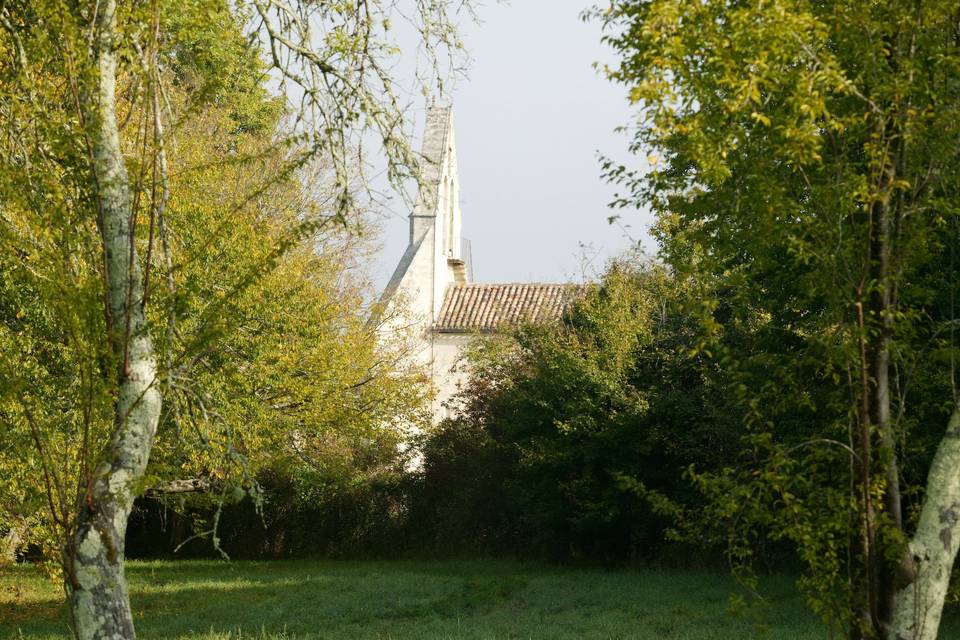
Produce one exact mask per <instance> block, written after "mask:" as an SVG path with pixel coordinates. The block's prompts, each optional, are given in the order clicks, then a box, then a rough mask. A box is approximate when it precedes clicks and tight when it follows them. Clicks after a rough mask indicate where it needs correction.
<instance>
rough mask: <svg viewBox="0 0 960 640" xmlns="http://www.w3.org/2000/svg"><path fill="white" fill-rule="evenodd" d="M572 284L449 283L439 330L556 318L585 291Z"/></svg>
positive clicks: (468, 329) (485, 327)
mask: <svg viewBox="0 0 960 640" xmlns="http://www.w3.org/2000/svg"><path fill="white" fill-rule="evenodd" d="M584 290H585V289H584V287H583V286H579V285H570V284H540V283H530V284H455V285H450V286H449V287H447V291H446V294H445V295H444V298H443V306H442V307H441V309H440V316H439V318H438V319H437V323H436V325H435V326H434V329H435V330H436V331H441V332H447V333H468V332H473V331H488V332H489V331H497V330H499V329H501V328H503V327H504V326H505V325H506V326H515V325H517V324H519V323H520V322H523V321H527V322H552V321H556V320H559V319H560V316H561V315H562V314H563V311H564V310H565V309H566V308H567V307H568V306H569V305H570V303H571V302H573V301H574V300H575V299H576V298H578V297H580V296H581V295H582V294H583V292H584Z"/></svg>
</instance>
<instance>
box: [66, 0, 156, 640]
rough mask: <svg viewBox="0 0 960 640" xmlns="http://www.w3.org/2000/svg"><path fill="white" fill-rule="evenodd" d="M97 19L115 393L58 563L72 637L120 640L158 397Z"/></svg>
mask: <svg viewBox="0 0 960 640" xmlns="http://www.w3.org/2000/svg"><path fill="white" fill-rule="evenodd" d="M95 20H96V24H95V25H94V26H95V33H96V36H95V39H94V43H93V44H94V51H95V56H96V79H95V81H94V82H93V83H92V86H91V87H90V88H89V89H88V90H87V91H86V92H85V95H84V99H83V100H82V104H83V115H84V119H85V125H86V131H87V136H88V140H89V142H90V149H91V155H92V161H93V174H94V175H93V177H94V181H95V186H96V190H95V193H96V198H97V206H98V214H99V220H98V223H99V227H100V234H101V238H102V242H103V255H104V261H105V272H106V304H107V306H108V309H107V311H108V319H109V327H108V330H109V331H110V345H111V350H112V353H113V356H114V361H115V363H116V367H117V377H118V391H117V401H116V406H115V415H114V428H113V433H112V436H111V441H110V445H109V447H108V448H107V451H106V456H105V458H104V461H103V462H102V463H101V464H100V466H99V467H98V468H97V469H96V471H95V473H94V475H93V477H92V478H91V481H90V484H89V487H88V489H87V491H86V493H85V495H84V497H83V500H82V504H81V505H80V513H79V515H78V518H77V523H76V529H75V532H74V534H73V536H72V538H71V539H70V540H68V541H67V543H66V545H65V547H64V550H63V562H64V569H65V571H64V574H65V579H66V588H67V594H68V597H69V602H70V607H71V612H72V616H73V622H74V631H75V633H76V635H77V637H78V638H81V639H82V640H93V639H107V638H109V639H111V640H114V639H124V640H126V639H132V638H135V633H134V626H133V617H132V615H131V611H130V601H129V597H128V592H127V585H126V580H125V578H124V572H123V560H124V536H125V534H126V529H127V519H128V516H129V514H130V509H131V508H132V506H133V500H134V497H135V490H136V486H137V483H138V481H139V480H140V479H141V478H142V477H143V474H144V471H145V470H146V466H147V461H148V459H149V457H150V449H151V447H152V446H153V438H154V435H155V434H156V429H157V422H158V420H159V417H160V406H161V399H160V393H159V390H158V386H157V366H156V360H155V357H154V349H153V343H152V341H151V339H150V334H149V331H148V327H147V322H146V318H145V316H144V311H143V304H142V301H143V282H142V273H141V270H140V266H139V262H138V260H139V258H138V256H137V251H136V246H135V243H134V232H135V230H134V228H133V219H134V218H133V213H134V212H133V204H132V202H133V199H132V196H131V191H130V181H129V176H128V175H127V170H126V167H125V165H124V159H123V154H122V148H121V145H120V135H119V131H118V128H117V118H116V74H117V68H116V67H117V58H116V37H115V31H116V2H115V0H106V1H105V2H102V3H101V4H100V7H99V11H98V12H97V14H96V18H95Z"/></svg>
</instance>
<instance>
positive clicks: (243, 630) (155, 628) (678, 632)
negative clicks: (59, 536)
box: [0, 560, 960, 640]
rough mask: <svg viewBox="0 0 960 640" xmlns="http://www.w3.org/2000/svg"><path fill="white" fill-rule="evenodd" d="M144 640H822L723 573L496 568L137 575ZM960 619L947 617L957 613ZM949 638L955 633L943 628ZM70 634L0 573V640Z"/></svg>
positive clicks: (808, 619) (779, 599)
mask: <svg viewBox="0 0 960 640" xmlns="http://www.w3.org/2000/svg"><path fill="white" fill-rule="evenodd" d="M127 573H128V577H129V581H130V586H131V591H132V596H131V597H132V602H133V608H134V612H135V615H136V620H137V630H138V633H139V637H140V638H145V639H148V638H164V639H174V638H183V639H187V638H189V639H192V640H198V639H205V640H220V639H226V638H230V639H238V638H250V639H252V638H270V639H285V638H290V639H293V638H330V639H341V638H342V639H350V640H360V639H364V638H394V639H406V638H409V639H413V638H416V639H433V638H436V639H439V638H656V639H661V638H677V639H681V638H682V639H690V640H693V639H706V638H750V637H765V638H782V639H784V640H787V639H789V640H802V639H805V638H825V637H827V636H826V633H825V631H824V630H823V629H822V628H821V627H820V626H819V625H818V624H817V622H816V621H815V620H814V618H813V617H812V616H811V615H810V614H809V613H808V612H807V611H806V610H805V609H804V607H803V604H802V602H801V600H800V597H799V596H798V595H797V593H796V591H795V590H794V588H793V586H792V581H791V580H790V579H787V578H779V579H769V580H767V581H766V583H765V586H764V589H765V592H766V594H767V597H768V602H769V605H770V606H769V607H768V608H767V612H766V614H765V622H766V625H767V629H766V631H765V632H763V630H762V629H758V627H757V622H758V621H757V620H756V619H755V618H751V617H737V616H733V615H731V614H730V613H729V612H728V598H729V595H730V593H731V590H733V589H734V584H733V582H732V581H731V580H730V578H728V577H726V576H724V575H722V574H714V573H698V572H684V571H671V572H666V571H663V572H662V571H652V570H647V571H631V570H616V571H604V570H599V569H564V568H555V567H545V566H543V565H526V564H519V563H510V562H500V561H480V560H475V561H469V562H467V561H464V562H459V561H457V562H420V561H391V562H332V561H314V560H302V561H289V562H215V561H179V562H130V563H129V564H128V567H127ZM951 613H952V612H951ZM948 622H949V623H950V627H949V628H950V629H951V630H953V631H950V632H949V633H948V632H947V631H946V630H945V634H942V635H943V637H956V636H955V635H953V634H954V633H955V631H956V630H958V629H960V625H958V624H956V622H958V621H957V620H956V616H953V617H952V618H951V619H949V620H948ZM68 634H69V628H68V626H67V617H66V612H65V610H64V607H63V605H62V591H61V589H60V588H59V586H58V585H56V584H53V583H51V582H50V581H49V580H48V579H47V578H45V577H44V576H43V575H42V574H41V573H40V572H39V571H38V570H37V569H36V568H34V567H23V566H20V567H11V568H0V638H21V637H22V638H29V639H31V640H38V639H41V638H42V639H47V638H62V637H65V636H67V635H68Z"/></svg>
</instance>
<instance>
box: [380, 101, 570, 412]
mask: <svg viewBox="0 0 960 640" xmlns="http://www.w3.org/2000/svg"><path fill="white" fill-rule="evenodd" d="M421 154H422V158H421V162H422V167H421V171H422V176H423V180H422V182H421V184H422V186H421V188H420V192H419V194H418V195H417V200H416V204H415V206H414V209H413V211H412V212H411V214H410V241H409V244H408V246H407V250H406V251H405V252H404V254H403V257H402V258H401V259H400V264H398V265H397V268H396V270H395V271H394V274H393V277H391V278H390V281H389V283H388V284H387V287H386V289H385V290H384V292H383V295H382V297H381V302H382V303H383V305H384V308H385V317H388V318H390V320H389V321H388V325H387V326H386V327H383V328H382V330H389V329H391V328H393V329H409V330H411V331H412V332H413V336H414V338H415V340H416V345H415V349H414V350H415V353H414V354H413V357H414V358H416V360H417V362H419V363H420V364H421V365H423V366H425V367H427V368H428V369H429V373H430V380H431V382H432V385H433V390H434V400H433V406H432V411H433V419H434V422H437V421H439V420H441V419H443V418H444V417H447V416H448V415H449V408H448V407H447V406H446V402H447V401H448V400H449V399H450V398H451V397H452V396H453V395H454V394H455V393H456V392H457V390H458V389H459V387H460V386H461V385H462V384H463V383H464V382H465V375H466V374H465V373H464V372H463V371H462V368H459V367H458V368H455V367H454V365H456V364H457V362H458V360H459V358H460V355H461V353H462V351H463V349H464V347H466V346H467V345H468V344H469V343H470V341H471V340H475V339H477V338H480V337H482V336H484V335H490V334H495V333H497V332H499V331H502V330H504V329H506V328H509V327H511V326H515V325H516V324H517V323H519V322H522V321H527V322H550V321H557V320H558V319H559V318H560V316H561V314H562V313H563V310H564V308H565V307H566V306H567V304H569V302H570V301H571V300H572V299H573V297H574V296H575V295H576V294H577V292H579V291H582V288H581V287H576V286H572V285H568V284H542V283H510V284H486V283H475V282H473V273H472V272H473V269H472V264H471V256H470V249H469V244H468V243H466V242H464V241H463V239H462V238H461V236H460V227H461V220H462V213H461V211H460V202H459V195H460V185H459V175H458V172H457V147H456V143H455V140H454V132H453V113H452V110H451V109H450V108H449V107H436V106H433V107H430V108H429V109H428V111H427V118H426V129H425V131H424V136H423V150H422V152H421ZM391 307H396V308H393V309H391ZM398 324H399V326H397V325H398ZM390 325H393V326H392V327H391V326H390Z"/></svg>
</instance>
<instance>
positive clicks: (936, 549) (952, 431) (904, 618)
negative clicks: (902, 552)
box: [887, 407, 960, 640]
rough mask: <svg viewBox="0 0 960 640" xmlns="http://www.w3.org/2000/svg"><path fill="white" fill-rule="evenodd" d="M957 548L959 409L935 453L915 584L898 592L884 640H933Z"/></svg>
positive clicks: (918, 536)
mask: <svg viewBox="0 0 960 640" xmlns="http://www.w3.org/2000/svg"><path fill="white" fill-rule="evenodd" d="M958 546H960V407H957V408H956V409H954V412H953V415H952V416H951V417H950V422H949V424H948V425H947V432H946V433H945V434H944V436H943V439H942V440H941V441H940V444H939V446H938V447H937V452H936V454H935V455H934V458H933V463H932V464H931V465H930V474H929V475H928V476H927V493H926V497H925V498H924V501H923V509H922V510H921V512H920V522H919V523H918V524H917V531H916V533H915V534H914V536H913V539H912V540H911V541H910V555H911V557H912V559H913V563H914V567H913V569H914V571H913V574H914V575H913V576H912V578H913V580H912V582H910V583H909V584H907V585H905V586H904V587H902V588H901V589H900V590H898V591H897V593H896V596H895V599H894V610H893V624H892V625H891V629H890V631H889V633H888V635H887V637H888V640H935V639H936V637H937V630H938V629H939V627H940V615H941V613H942V612H943V602H944V598H945V597H946V594H947V588H948V587H949V584H950V573H951V571H952V570H953V562H954V560H955V559H956V556H957V548H958Z"/></svg>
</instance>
